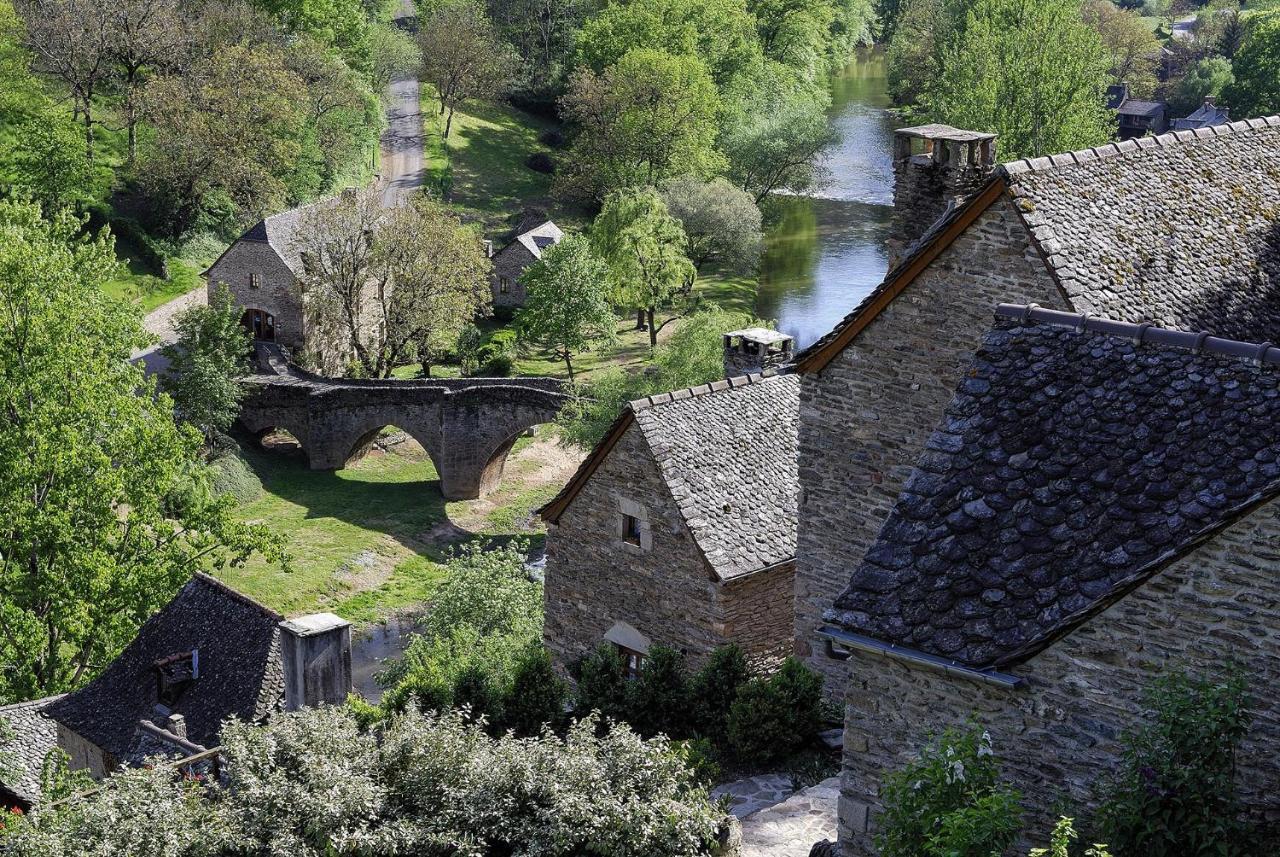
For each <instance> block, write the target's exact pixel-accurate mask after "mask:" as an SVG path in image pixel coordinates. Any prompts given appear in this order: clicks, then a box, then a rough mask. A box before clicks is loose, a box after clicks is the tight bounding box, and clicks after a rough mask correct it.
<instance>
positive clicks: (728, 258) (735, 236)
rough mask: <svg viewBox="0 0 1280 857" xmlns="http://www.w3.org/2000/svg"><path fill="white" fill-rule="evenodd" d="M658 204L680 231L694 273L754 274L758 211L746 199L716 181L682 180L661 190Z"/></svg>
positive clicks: (745, 195) (757, 257)
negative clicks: (709, 269) (713, 269)
mask: <svg viewBox="0 0 1280 857" xmlns="http://www.w3.org/2000/svg"><path fill="white" fill-rule="evenodd" d="M662 198H663V200H664V201H665V202H666V203H667V210H668V211H669V212H671V216H672V217H674V218H675V219H676V220H679V221H680V225H681V226H682V227H684V234H685V239H686V243H685V255H686V256H688V257H689V260H690V261H692V262H693V264H694V267H696V268H697V269H698V271H699V272H701V271H702V270H703V268H704V267H706V266H708V265H716V266H719V267H722V268H724V269H725V270H729V271H734V272H737V273H753V272H754V271H755V269H756V264H757V263H758V262H759V261H760V249H761V243H762V241H763V237H764V236H763V233H762V231H761V222H762V218H761V215H760V209H759V207H757V206H756V203H755V200H754V199H753V198H752V196H751V194H750V193H748V192H747V191H744V190H742V189H740V188H737V187H734V186H733V185H732V184H730V183H729V182H728V181H726V180H724V179H722V178H715V179H712V180H711V181H709V182H704V181H700V180H698V179H696V178H694V177H693V176H682V177H681V178H678V179H676V180H675V181H673V182H671V184H669V185H667V188H666V190H665V191H663V194H662Z"/></svg>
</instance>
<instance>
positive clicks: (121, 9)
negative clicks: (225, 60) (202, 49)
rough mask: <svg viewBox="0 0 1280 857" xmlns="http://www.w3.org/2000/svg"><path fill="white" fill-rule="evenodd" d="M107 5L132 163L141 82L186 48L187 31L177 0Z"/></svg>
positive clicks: (136, 0)
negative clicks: (121, 87)
mask: <svg viewBox="0 0 1280 857" xmlns="http://www.w3.org/2000/svg"><path fill="white" fill-rule="evenodd" d="M108 8H109V9H110V11H111V16H110V18H109V21H108V26H109V27H110V31H109V38H108V51H109V55H110V59H111V61H112V62H113V63H115V66H116V69H115V72H116V76H117V77H118V78H119V79H120V83H121V84H122V85H123V86H124V93H125V94H124V112H125V127H126V128H127V129H128V133H129V155H128V158H129V166H131V167H132V166H133V164H134V161H135V160H136V159H137V156H138V122H139V121H140V120H141V118H142V87H143V84H144V83H145V82H146V79H147V76H148V73H149V72H150V71H152V70H154V69H156V68H162V67H165V66H171V65H173V64H174V63H175V62H177V61H178V58H179V57H180V56H181V55H182V53H183V52H184V51H185V50H186V43H187V40H188V39H189V38H190V33H189V31H188V28H187V27H186V25H185V22H184V21H183V17H182V12H181V10H179V8H178V0H116V2H114V3H111V4H109V7H108Z"/></svg>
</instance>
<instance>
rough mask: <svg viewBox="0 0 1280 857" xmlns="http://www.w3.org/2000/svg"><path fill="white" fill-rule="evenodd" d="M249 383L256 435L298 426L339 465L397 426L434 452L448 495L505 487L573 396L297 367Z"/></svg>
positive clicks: (305, 444)
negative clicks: (528, 444) (508, 470)
mask: <svg viewBox="0 0 1280 857" xmlns="http://www.w3.org/2000/svg"><path fill="white" fill-rule="evenodd" d="M248 380H249V386H250V392H249V393H248V395H246V396H245V398H244V400H243V402H242V403H241V411H240V422H241V423H242V424H243V425H244V426H245V427H246V428H247V429H249V430H250V431H252V432H254V433H255V434H261V433H263V432H265V431H267V430H269V429H272V428H281V429H284V430H286V431H288V432H289V433H290V434H292V435H293V436H294V437H296V438H297V439H298V443H299V444H300V445H301V447H302V450H303V452H304V453H305V454H306V456H307V462H308V465H309V466H310V467H311V469H313V470H339V469H341V468H343V467H345V466H347V464H349V463H351V462H353V461H356V460H358V459H359V458H360V457H362V456H363V455H364V454H365V453H367V452H368V451H369V448H370V447H371V446H372V445H373V443H374V441H375V440H376V439H377V437H378V434H379V432H381V430H382V429H384V428H386V427H387V426H397V427H399V428H400V429H403V430H404V431H406V432H408V433H409V434H410V435H411V436H413V438H414V439H415V440H417V441H418V443H420V444H421V445H422V447H423V449H425V450H426V452H427V454H428V455H429V456H430V457H431V461H432V463H433V464H434V465H435V468H436V472H437V473H438V474H439V477H440V493H441V494H442V495H444V497H445V499H447V500H473V499H476V498H479V497H483V496H485V495H486V494H489V493H491V492H492V491H494V490H496V489H497V488H498V487H499V485H500V484H501V480H502V473H503V469H504V466H505V464H506V459H507V455H508V453H510V451H511V447H512V446H513V445H514V444H515V442H516V440H517V439H518V438H519V437H520V435H522V434H523V433H524V432H525V431H527V430H528V429H530V428H532V427H533V426H535V425H538V424H539V423H545V422H550V421H551V420H553V419H555V416H556V414H557V413H558V412H559V410H560V408H561V407H562V406H563V405H564V403H565V402H566V401H567V399H568V396H567V395H566V394H565V393H564V392H563V391H562V389H561V384H560V382H559V381H557V380H555V379H551V378H530V379H506V378H501V379H500V378H460V379H430V380H428V379H423V380H415V381H347V380H340V379H331V378H320V377H318V376H314V375H311V374H310V373H307V372H304V371H302V370H300V369H298V368H297V367H293V366H289V367H287V369H279V368H277V370H276V371H275V372H273V373H266V374H260V375H254V376H251V378H250V379H248Z"/></svg>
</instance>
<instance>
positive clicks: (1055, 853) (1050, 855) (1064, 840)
mask: <svg viewBox="0 0 1280 857" xmlns="http://www.w3.org/2000/svg"><path fill="white" fill-rule="evenodd" d="M1075 840H1076V829H1075V826H1074V824H1073V823H1072V820H1071V819H1069V818H1067V817H1066V816H1063V817H1062V818H1060V819H1058V823H1057V824H1055V825H1054V826H1053V835H1052V836H1051V837H1050V839H1049V847H1048V848H1032V849H1031V850H1030V851H1029V852H1027V857H1071V843H1072V842H1074V841H1075ZM1084 857H1111V852H1110V851H1108V850H1107V846H1105V845H1097V844H1095V845H1093V846H1091V847H1089V848H1088V849H1086V850H1085V852H1084Z"/></svg>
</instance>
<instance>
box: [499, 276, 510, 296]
mask: <svg viewBox="0 0 1280 857" xmlns="http://www.w3.org/2000/svg"><path fill="white" fill-rule="evenodd" d="M509 291H511V281H510V280H509V279H507V278H506V277H498V293H499V294H503V295H505V294H506V293H507V292H509Z"/></svg>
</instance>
